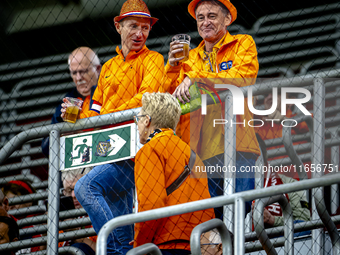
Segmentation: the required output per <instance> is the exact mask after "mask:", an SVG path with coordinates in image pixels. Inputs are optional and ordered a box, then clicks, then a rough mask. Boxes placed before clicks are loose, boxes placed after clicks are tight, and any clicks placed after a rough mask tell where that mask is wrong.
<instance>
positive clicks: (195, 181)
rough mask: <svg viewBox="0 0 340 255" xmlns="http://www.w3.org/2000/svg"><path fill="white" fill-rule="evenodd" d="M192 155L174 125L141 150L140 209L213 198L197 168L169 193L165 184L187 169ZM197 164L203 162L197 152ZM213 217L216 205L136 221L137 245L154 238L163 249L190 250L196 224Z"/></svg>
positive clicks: (137, 173) (138, 172)
mask: <svg viewBox="0 0 340 255" xmlns="http://www.w3.org/2000/svg"><path fill="white" fill-rule="evenodd" d="M189 158H190V147H189V146H188V145H187V144H186V143H185V142H183V141H182V140H181V139H180V138H179V137H178V136H176V135H175V134H174V132H173V130H171V129H170V130H168V129H163V132H161V133H158V134H156V135H155V136H154V137H153V138H152V139H151V140H150V141H149V142H148V143H146V144H145V145H144V146H143V147H142V148H141V149H140V150H139V151H138V153H137V155H136V158H135V159H136V161H135V162H136V163H135V183H136V190H137V199H138V211H139V212H142V211H147V210H151V209H155V208H160V207H165V206H170V205H176V204H182V203H187V202H191V201H196V200H200V199H206V198H210V194H209V190H208V182H207V179H206V174H205V173H199V176H197V175H198V173H196V172H195V173H193V172H192V173H191V176H189V177H187V178H186V179H185V181H184V182H183V183H182V185H181V186H180V187H179V188H178V189H177V190H175V191H174V192H173V193H171V194H170V195H169V196H167V193H166V188H167V187H169V186H170V185H171V184H172V183H173V182H174V181H175V180H176V179H177V178H178V176H179V175H180V174H181V173H182V172H183V171H184V167H185V166H186V165H187V164H188V162H189ZM195 166H204V165H203V163H202V161H201V160H200V158H199V157H198V156H197V157H196V162H195ZM194 169H196V168H195V167H194ZM198 177H200V178H198ZM214 217H215V215H214V211H213V209H207V210H202V211H198V212H193V213H186V214H182V215H177V216H171V217H168V218H163V219H159V220H153V221H147V222H140V223H136V224H135V238H134V241H135V242H134V247H137V246H140V245H142V244H145V243H149V242H152V243H155V244H156V245H158V247H159V248H160V249H186V250H190V245H189V240H190V234H191V231H192V230H193V228H194V227H195V226H197V225H198V224H200V223H202V222H205V221H207V220H210V219H213V218H214ZM178 240H182V241H183V240H184V241H186V242H178ZM165 242H167V243H166V244H164V243H165Z"/></svg>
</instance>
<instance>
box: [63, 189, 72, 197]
mask: <svg viewBox="0 0 340 255" xmlns="http://www.w3.org/2000/svg"><path fill="white" fill-rule="evenodd" d="M72 191H74V189H71V188H67V189H62V192H63V194H64V196H72Z"/></svg>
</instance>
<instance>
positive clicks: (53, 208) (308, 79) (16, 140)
mask: <svg viewBox="0 0 340 255" xmlns="http://www.w3.org/2000/svg"><path fill="white" fill-rule="evenodd" d="M339 75H340V70H333V71H327V72H322V73H319V74H318V76H319V77H336V76H339ZM314 78H315V77H314V76H313V75H305V76H299V77H294V78H289V79H284V80H273V81H270V82H264V83H261V84H255V85H252V86H249V87H242V88H240V89H241V90H242V91H243V92H244V95H245V96H247V93H248V89H249V88H251V89H252V95H254V96H255V95H260V94H264V93H268V92H271V88H272V87H295V86H307V85H310V84H312V83H313V80H314ZM216 87H217V88H218V86H216ZM228 93H229V92H228V91H224V92H221V93H220V95H221V96H226V95H227V94H228ZM230 99H231V98H230ZM207 100H208V104H209V103H210V104H211V103H213V101H212V99H207ZM314 100H315V98H314ZM227 103H228V104H229V106H230V103H232V100H228V102H227ZM226 105H227V104H226ZM231 109H232V107H229V108H228V109H227V110H228V111H226V114H228V115H227V116H232V113H231V112H230V110H231ZM139 110H140V108H137V109H132V110H127V111H124V112H119V113H113V114H107V115H101V116H97V117H93V118H88V119H82V120H79V121H77V123H76V124H73V125H72V124H68V123H61V124H55V125H47V126H44V127H36V128H33V129H30V130H26V131H23V132H21V133H19V134H17V135H16V136H15V137H13V138H12V139H11V140H10V141H9V142H8V143H7V144H5V145H4V147H3V148H2V149H1V150H0V164H3V162H4V161H5V160H6V159H7V158H8V157H9V156H10V155H11V154H12V153H13V152H14V151H15V150H17V149H18V148H19V147H20V146H21V145H23V144H24V143H25V142H27V141H29V140H32V139H36V138H40V137H45V136H48V135H49V134H50V144H51V145H50V146H51V153H50V161H49V181H48V182H49V183H48V187H49V191H48V192H49V201H50V203H49V210H48V211H49V215H48V219H49V221H48V225H47V226H48V228H49V230H50V231H49V232H48V236H47V244H48V247H49V249H50V250H49V254H55V252H56V251H57V244H58V226H59V216H58V213H57V212H58V208H59V204H58V203H59V199H58V196H56V194H59V193H58V191H59V188H60V183H59V182H57V181H55V180H56V179H57V178H58V176H59V174H60V173H59V165H58V161H57V160H55V159H59V137H60V133H65V132H71V131H72V132H75V131H80V130H82V129H86V128H95V127H101V126H105V125H108V124H115V123H119V122H123V121H128V120H132V117H133V116H134V115H136V114H137V113H138V112H139ZM314 114H315V113H314ZM227 118H228V117H227ZM229 119H230V118H229ZM225 126H226V127H228V125H225ZM226 131H227V132H226V134H228V132H230V134H231V133H232V132H234V131H233V130H226ZM234 134H235V133H233V136H232V137H234ZM229 146H230V147H228V148H227V150H226V151H230V152H229V153H233V152H231V151H234V150H235V143H234V145H229ZM229 155H232V154H229ZM229 158H231V157H229ZM55 178H56V179H55ZM333 181H334V179H333ZM300 183H301V182H300ZM311 183H314V182H311ZM330 183H331V184H333V183H335V182H330ZM299 185H300V184H297V185H296V187H300V186H299ZM305 185H307V186H306V187H304V188H303V189H306V188H308V187H309V186H308V185H309V184H307V183H305ZM313 185H314V184H313ZM325 185H329V184H325ZM282 186H285V185H282ZM293 187H295V186H293ZM313 187H314V186H313ZM278 190H281V188H279V189H278ZM269 191H273V193H272V194H271V195H275V194H278V193H276V192H277V190H275V191H274V190H272V189H269ZM252 192H254V191H252ZM256 192H260V193H259V194H258V193H253V195H255V194H257V195H256V196H254V197H253V196H250V194H248V193H244V194H243V193H242V195H240V194H241V193H240V194H233V195H231V197H232V198H234V199H237V201H236V202H235V201H234V200H223V198H214V199H212V201H214V202H213V203H211V202H207V203H208V204H209V205H210V207H204V206H203V207H201V208H198V209H197V210H202V209H204V208H211V207H217V206H222V205H231V204H234V203H235V204H236V207H235V208H237V210H238V211H244V205H243V203H244V201H249V200H252V199H254V198H261V197H265V196H267V195H268V194H267V189H266V190H259V191H256ZM261 192H263V194H265V195H263V194H261ZM216 199H221V200H216ZM216 201H219V202H217V204H214V203H215V202H216ZM198 202H199V201H198ZM198 204H200V203H198ZM190 206H191V203H190ZM179 207H183V210H184V211H185V210H188V209H187V207H188V205H186V204H183V205H180V206H179ZM193 208H196V207H193ZM158 210H161V209H158ZM184 211H183V212H182V210H180V213H184ZM192 211H194V210H190V212H192ZM149 212H150V213H152V214H153V213H154V212H152V211H149ZM187 212H189V211H187ZM138 215H140V214H138ZM142 215H144V214H142ZM240 215H244V213H237V214H236V215H235V217H238V220H237V221H236V223H237V224H241V225H243V224H244V219H243V217H240ZM52 216H53V217H52ZM160 216H162V217H163V216H164V215H158V217H160ZM169 216H170V215H169ZM129 217H132V216H129ZM233 218H234V217H231V218H230V219H233ZM131 223H133V222H131ZM232 229H233V228H232ZM238 229H239V228H238ZM43 239H44V238H43ZM235 240H236V243H235V245H236V244H237V245H240V243H242V242H243V240H244V231H242V230H241V234H240V233H238V234H237V235H236V237H235ZM21 242H24V241H21ZM37 242H38V240H37ZM40 242H43V241H42V240H40ZM98 245H102V241H101V242H98ZM2 248H3V247H2V246H1V247H0V249H1V250H2ZM242 250H244V247H243V248H242V249H241V251H242ZM239 254H242V253H239Z"/></svg>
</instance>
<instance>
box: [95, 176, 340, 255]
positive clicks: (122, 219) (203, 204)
mask: <svg viewBox="0 0 340 255" xmlns="http://www.w3.org/2000/svg"><path fill="white" fill-rule="evenodd" d="M337 182H340V174H328V175H327V176H325V177H322V178H318V179H310V180H304V181H299V182H294V183H289V184H284V185H277V186H272V187H268V188H266V189H255V190H248V191H243V192H240V193H237V194H231V195H229V196H218V197H214V198H210V199H203V200H198V201H193V202H189V203H184V204H180V205H173V206H167V207H163V208H158V209H154V210H150V211H145V212H139V213H133V214H129V215H122V216H119V217H116V218H114V219H112V220H110V221H108V222H107V223H105V225H104V226H103V227H102V228H101V229H100V231H99V234H98V239H97V243H96V253H97V254H98V255H99V254H100V255H104V254H106V248H107V237H108V236H109V234H110V233H111V232H112V231H113V230H114V229H115V228H117V227H120V226H125V225H130V224H134V223H136V222H145V221H149V220H155V219H160V218H165V217H170V216H174V215H180V214H184V213H189V212H194V211H200V210H205V209H208V208H216V207H221V206H222V205H226V204H231V203H234V202H235V199H236V198H237V197H242V198H243V199H244V201H251V200H254V199H258V198H264V197H268V196H275V195H279V194H282V193H290V192H294V191H297V190H304V189H311V188H313V187H320V186H328V185H331V184H334V183H337Z"/></svg>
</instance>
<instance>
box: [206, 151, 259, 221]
mask: <svg viewBox="0 0 340 255" xmlns="http://www.w3.org/2000/svg"><path fill="white" fill-rule="evenodd" d="M257 157H258V156H257V155H256V154H254V153H249V152H239V151H238V152H236V181H235V183H236V186H235V193H237V192H241V191H246V190H251V189H254V188H255V173H252V172H241V171H240V170H241V167H242V166H244V167H247V166H250V167H251V166H255V162H256V159H257ZM203 163H204V165H205V166H206V167H208V166H213V167H216V166H219V167H221V168H222V167H223V166H224V154H220V155H217V156H214V157H212V158H210V159H207V160H204V161H203ZM207 169H208V168H207ZM242 170H243V169H242ZM207 174H208V186H209V192H210V195H211V197H216V196H222V195H223V192H224V189H223V186H224V178H223V175H224V173H223V171H222V172H219V173H216V172H215V173H213V174H210V173H208V172H207ZM245 204H246V214H245V216H246V215H247V213H249V212H250V211H251V201H246V203H245ZM215 215H216V218H219V219H221V220H223V208H222V207H219V208H215Z"/></svg>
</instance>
